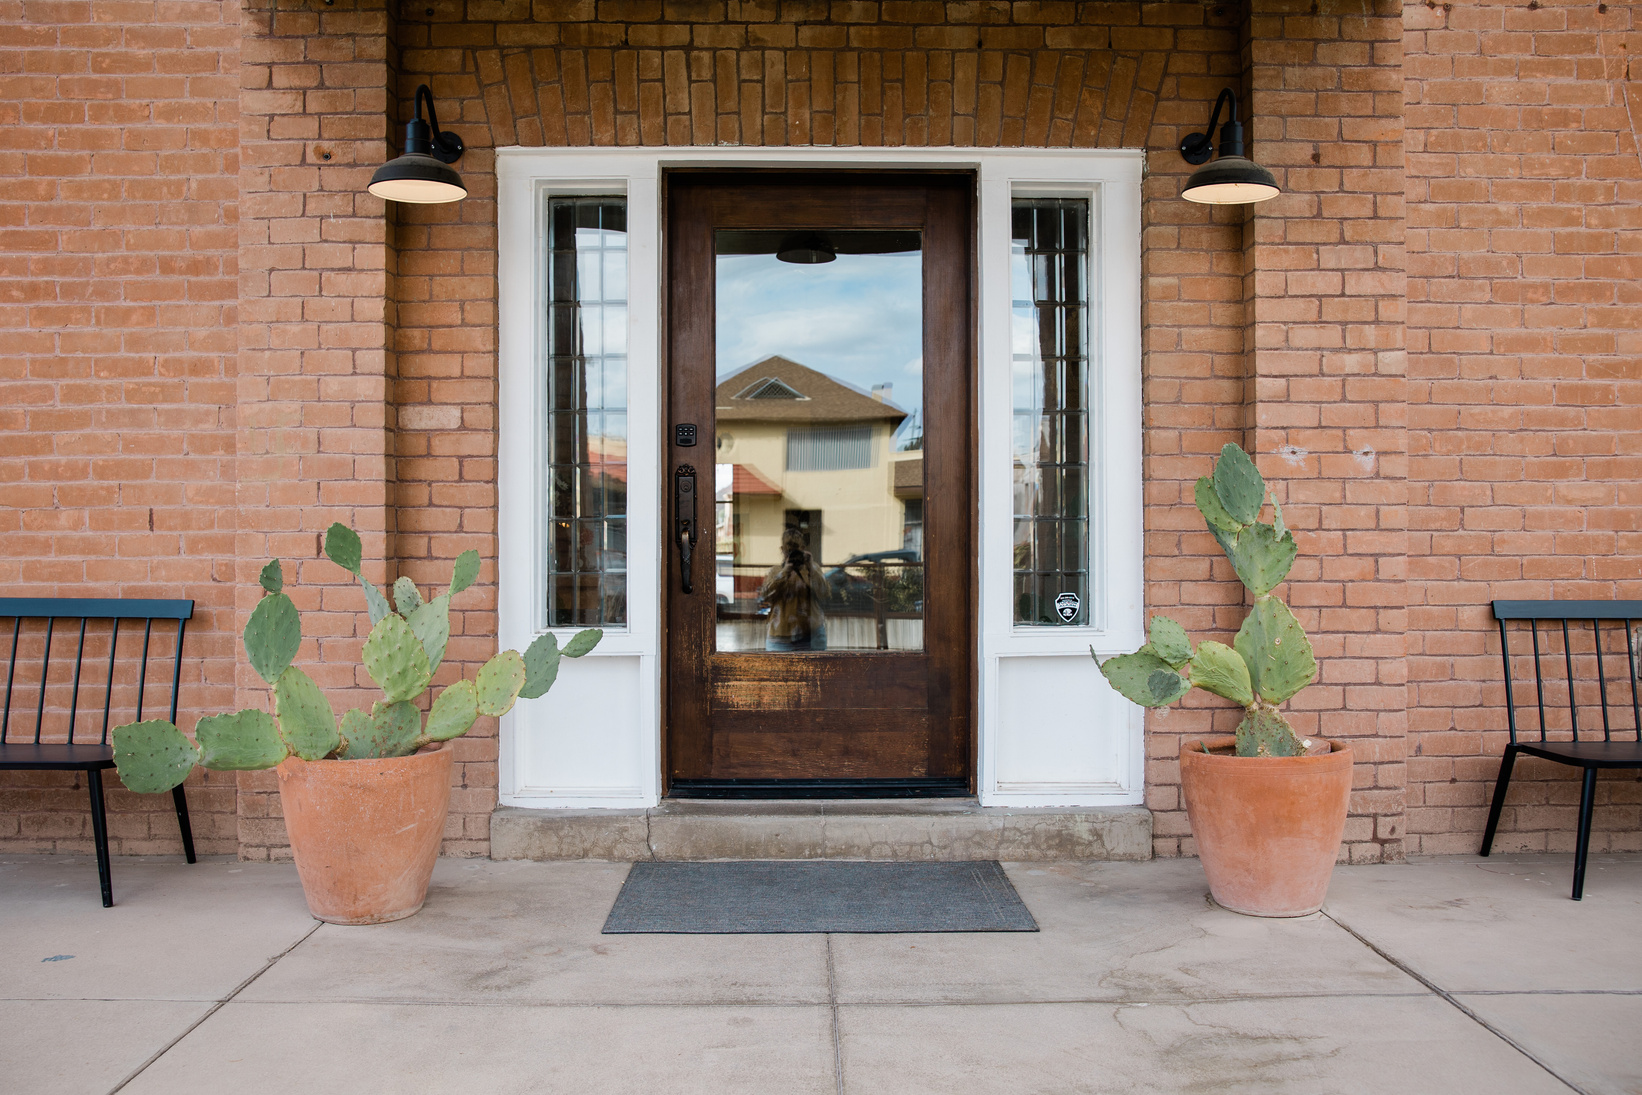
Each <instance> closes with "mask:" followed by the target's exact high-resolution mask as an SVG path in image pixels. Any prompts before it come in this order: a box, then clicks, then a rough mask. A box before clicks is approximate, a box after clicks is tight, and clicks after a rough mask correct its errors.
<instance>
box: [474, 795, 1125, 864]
mask: <svg viewBox="0 0 1642 1095" xmlns="http://www.w3.org/2000/svg"><path fill="white" fill-rule="evenodd" d="M490 856H491V858H492V859H537V860H552V859H605V860H638V859H883V860H942V859H1001V860H1009V861H1020V860H1060V859H1150V858H1151V856H1152V814H1151V811H1150V810H1148V809H1146V808H1145V807H1144V806H1100V807H1092V806H1080V807H1041V808H1019V807H998V806H982V805H980V803H979V802H977V801H976V800H975V799H935V800H915V799H913V800H907V799H900V800H894V801H870V800H866V801H863V800H860V799H850V800H843V799H828V800H811V801H803V802H793V801H781V802H770V801H757V802H752V801H722V800H719V801H713V800H701V799H690V800H683V799H669V800H667V801H666V802H663V803H662V804H661V805H660V806H658V807H656V808H654V809H651V810H525V809H520V808H518V807H513V806H500V807H497V809H496V810H495V812H494V813H492V814H491V815H490Z"/></svg>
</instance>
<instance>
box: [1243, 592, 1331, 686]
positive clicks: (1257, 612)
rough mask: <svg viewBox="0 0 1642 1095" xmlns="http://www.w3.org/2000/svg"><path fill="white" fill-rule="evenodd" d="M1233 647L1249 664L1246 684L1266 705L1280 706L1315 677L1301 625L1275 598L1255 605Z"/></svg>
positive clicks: (1308, 645) (1312, 661)
mask: <svg viewBox="0 0 1642 1095" xmlns="http://www.w3.org/2000/svg"><path fill="white" fill-rule="evenodd" d="M1232 645H1233V646H1235V647H1236V648H1237V652H1238V653H1239V654H1241V655H1242V656H1243V661H1244V662H1246V663H1248V667H1249V683H1250V684H1251V685H1252V686H1253V688H1254V691H1256V692H1258V693H1259V694H1260V697H1261V698H1262V699H1264V700H1266V701H1267V702H1268V703H1282V702H1283V701H1284V700H1286V699H1288V698H1289V697H1290V696H1292V695H1294V694H1295V693H1296V692H1298V691H1300V689H1302V688H1304V687H1305V686H1306V685H1308V684H1310V683H1311V679H1312V678H1313V677H1315V676H1316V675H1317V659H1316V657H1315V656H1314V655H1313V654H1312V651H1311V643H1310V642H1309V641H1308V640H1307V639H1306V633H1305V631H1304V629H1302V628H1301V627H1300V621H1299V620H1296V619H1295V618H1294V613H1292V612H1290V611H1289V608H1288V605H1285V604H1284V603H1283V602H1282V601H1279V600H1278V599H1277V598H1276V597H1263V598H1261V599H1260V600H1258V601H1256V602H1255V603H1254V608H1253V609H1252V610H1250V612H1249V615H1248V618H1247V619H1245V620H1244V621H1243V626H1242V627H1241V628H1239V629H1238V631H1237V638H1236V640H1235V641H1234V642H1233V644H1232Z"/></svg>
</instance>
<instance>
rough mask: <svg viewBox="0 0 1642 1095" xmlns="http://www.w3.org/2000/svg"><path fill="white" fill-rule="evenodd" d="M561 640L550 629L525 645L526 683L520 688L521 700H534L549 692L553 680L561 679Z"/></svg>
mask: <svg viewBox="0 0 1642 1095" xmlns="http://www.w3.org/2000/svg"><path fill="white" fill-rule="evenodd" d="M561 654H562V651H560V650H559V640H558V639H557V638H556V637H555V636H554V635H553V633H552V632H551V631H549V632H548V633H547V634H545V635H538V636H536V638H535V641H533V642H532V643H531V644H530V645H529V646H527V647H525V684H524V687H523V688H521V689H519V698H520V699H521V700H533V699H535V698H536V697H538V696H544V695H546V694H547V690H548V689H549V688H552V687H553V682H554V681H556V680H558V679H559V658H560V656H561Z"/></svg>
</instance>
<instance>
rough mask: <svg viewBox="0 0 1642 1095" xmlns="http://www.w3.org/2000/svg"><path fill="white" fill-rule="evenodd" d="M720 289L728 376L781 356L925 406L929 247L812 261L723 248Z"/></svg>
mask: <svg viewBox="0 0 1642 1095" xmlns="http://www.w3.org/2000/svg"><path fill="white" fill-rule="evenodd" d="M717 293H718V302H717V311H718V334H717V339H718V342H717V353H718V369H717V372H718V378H719V379H720V380H723V379H724V378H725V377H726V376H729V375H730V374H732V373H734V372H736V371H737V370H738V369H742V368H745V367H746V366H747V365H750V364H751V363H753V362H755V361H759V360H761V359H763V358H766V357H769V356H771V355H776V354H778V355H780V356H782V357H785V358H788V359H790V360H792V361H798V362H802V363H803V364H805V365H807V366H809V367H810V368H812V369H816V370H818V371H820V372H824V373H826V374H828V375H829V376H832V377H833V378H835V379H837V380H839V381H842V382H844V383H846V384H849V385H850V386H852V387H854V388H857V389H859V390H860V391H862V392H870V391H871V390H872V389H873V387H874V386H876V385H880V384H893V385H894V390H893V394H892V399H891V401H892V402H893V403H894V404H895V405H897V406H899V407H902V408H906V409H915V408H918V407H921V406H922V405H923V380H924V378H923V315H922V300H923V260H922V256H921V255H919V254H916V253H914V254H904V255H839V256H838V258H837V259H836V260H835V261H833V262H829V263H824V264H817V265H813V266H803V265H797V264H794V263H786V262H781V261H779V260H777V259H776V258H775V256H774V255H720V256H718V277H717Z"/></svg>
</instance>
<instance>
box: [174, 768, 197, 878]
mask: <svg viewBox="0 0 1642 1095" xmlns="http://www.w3.org/2000/svg"><path fill="white" fill-rule="evenodd" d="M171 801H172V802H174V803H176V806H177V828H178V829H181V830H182V854H183V855H185V856H187V857H188V862H190V863H193V862H194V827H193V826H192V825H190V824H189V823H188V796H187V795H185V794H183V792H182V784H180V783H179V784H177V785H176V786H175V787H173V788H171Z"/></svg>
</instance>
